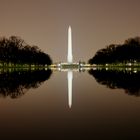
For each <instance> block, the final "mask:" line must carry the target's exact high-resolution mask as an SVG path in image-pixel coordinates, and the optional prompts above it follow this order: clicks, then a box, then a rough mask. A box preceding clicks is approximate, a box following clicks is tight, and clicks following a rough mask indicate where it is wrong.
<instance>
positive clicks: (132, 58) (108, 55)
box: [88, 37, 140, 64]
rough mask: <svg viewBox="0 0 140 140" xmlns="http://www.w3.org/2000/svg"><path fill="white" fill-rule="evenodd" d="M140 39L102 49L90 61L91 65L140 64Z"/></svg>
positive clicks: (128, 40) (136, 38)
mask: <svg viewBox="0 0 140 140" xmlns="http://www.w3.org/2000/svg"><path fill="white" fill-rule="evenodd" d="M139 54H140V37H135V38H129V39H127V40H126V41H125V42H124V44H121V45H115V44H111V45H109V46H107V47H106V48H103V49H100V50H99V51H97V52H96V54H95V56H94V57H93V58H91V59H89V61H88V62H89V63H90V64H107V63H108V64H111V63H128V62H131V63H134V62H136V61H137V62H140V55H139Z"/></svg>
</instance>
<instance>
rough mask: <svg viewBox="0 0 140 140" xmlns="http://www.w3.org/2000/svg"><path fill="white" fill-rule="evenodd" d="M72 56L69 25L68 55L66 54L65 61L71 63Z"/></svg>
mask: <svg viewBox="0 0 140 140" xmlns="http://www.w3.org/2000/svg"><path fill="white" fill-rule="evenodd" d="M72 61H73V56H72V30H71V26H69V29H68V56H67V62H68V63H72Z"/></svg>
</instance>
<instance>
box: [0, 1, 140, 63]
mask: <svg viewBox="0 0 140 140" xmlns="http://www.w3.org/2000/svg"><path fill="white" fill-rule="evenodd" d="M69 25H71V27H72V32H73V57H74V61H79V60H82V61H87V60H88V59H89V58H91V57H93V56H94V54H95V53H96V51H97V50H98V49H101V48H104V47H105V46H106V45H109V44H112V43H123V42H124V40H125V39H127V38H130V37H135V36H140V0H0V36H6V37H9V36H11V35H16V36H20V37H21V38H22V39H24V40H25V41H26V42H27V43H28V44H30V45H37V46H38V47H39V48H40V49H41V50H43V51H44V52H46V53H48V54H49V55H50V56H51V57H52V59H53V61H54V62H59V61H66V59H67V57H66V56H67V30H68V26H69Z"/></svg>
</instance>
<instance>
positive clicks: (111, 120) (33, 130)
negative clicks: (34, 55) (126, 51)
mask: <svg viewBox="0 0 140 140" xmlns="http://www.w3.org/2000/svg"><path fill="white" fill-rule="evenodd" d="M69 71H70V73H72V74H73V80H72V81H73V83H72V85H73V89H72V95H71V96H69V95H68V71H66V70H65V71H61V72H60V71H55V70H54V71H50V70H47V71H45V70H38V71H12V72H10V71H9V72H6V71H1V72H0V139H2V140H4V139H39V140H40V139H43V140H44V139H49V140H55V139H56V140H62V139H65V140H82V139H85V140H91V139H93V140H101V139H103V140H104V139H107V140H109V139H111V140H125V139H133V140H134V139H136V138H138V139H139V138H140V72H139V71H137V70H128V71H125V70H121V71H118V70H89V71H85V72H78V71H77V70H74V71H73V72H72V71H71V70H69ZM70 77H71V76H70ZM70 79H71V78H70ZM69 94H70V93H69ZM70 98H72V99H71V100H70ZM70 102H71V105H70Z"/></svg>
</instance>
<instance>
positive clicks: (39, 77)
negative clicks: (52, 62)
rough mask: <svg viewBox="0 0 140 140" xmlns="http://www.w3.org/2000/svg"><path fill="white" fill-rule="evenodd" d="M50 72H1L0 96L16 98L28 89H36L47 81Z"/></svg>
mask: <svg viewBox="0 0 140 140" xmlns="http://www.w3.org/2000/svg"><path fill="white" fill-rule="evenodd" d="M51 74H52V71H51V70H45V69H43V70H26V71H23V70H22V71H13V72H9V71H5V72H4V71H3V72H1V73H0V96H2V97H7V96H10V97H11V98H18V97H20V96H22V95H24V94H25V92H26V91H27V90H28V89H30V88H38V87H39V86H40V85H41V84H42V82H44V81H46V80H48V79H49V78H50V76H51Z"/></svg>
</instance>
